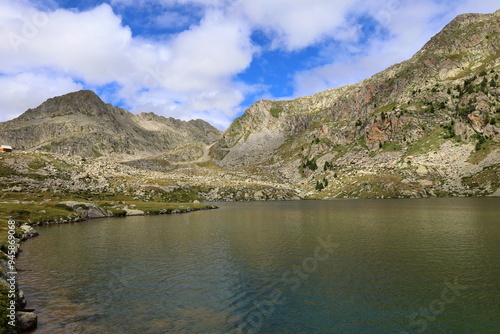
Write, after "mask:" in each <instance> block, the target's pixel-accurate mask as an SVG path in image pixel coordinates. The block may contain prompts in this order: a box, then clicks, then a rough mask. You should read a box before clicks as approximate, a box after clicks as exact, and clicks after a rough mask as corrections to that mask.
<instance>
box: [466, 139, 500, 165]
mask: <svg viewBox="0 0 500 334" xmlns="http://www.w3.org/2000/svg"><path fill="white" fill-rule="evenodd" d="M473 138H475V139H477V142H476V146H475V150H474V151H472V152H471V154H470V156H469V159H468V160H467V162H469V163H471V164H478V163H480V162H481V161H483V160H484V159H485V158H486V157H487V156H488V155H489V154H490V153H491V152H492V151H493V150H495V149H498V148H500V143H497V142H494V141H493V140H491V139H490V138H488V137H485V136H481V135H478V134H475V135H474V136H473Z"/></svg>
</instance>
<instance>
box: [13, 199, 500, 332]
mask: <svg viewBox="0 0 500 334" xmlns="http://www.w3.org/2000/svg"><path fill="white" fill-rule="evenodd" d="M498 204H500V203H499V199H496V198H485V199H468V198H462V199H460V198H459V199H426V200H371V201H370V200H366V201H365V200H357V201H349V200H346V201H307V202H271V203H228V204H222V205H221V209H219V210H216V211H203V212H194V213H190V214H189V215H169V216H149V217H130V218H125V219H108V220H100V221H91V222H86V223H82V224H74V225H65V226H56V227H49V228H41V236H40V237H38V238H36V239H33V240H30V241H29V242H27V243H25V244H24V245H23V248H24V250H25V252H24V253H23V255H22V256H21V257H20V259H19V265H20V267H21V268H23V269H27V271H24V272H23V273H22V275H21V280H20V283H21V285H22V287H23V288H24V290H25V292H26V294H27V296H28V299H29V301H30V306H31V307H35V308H37V311H38V312H39V321H40V326H39V330H37V333H57V332H58V331H60V332H61V333H63V332H64V331H66V332H68V333H108V332H110V331H112V332H117V333H137V332H140V333H237V332H238V328H245V329H246V330H249V329H252V330H256V331H259V332H260V333H291V332H302V333H391V332H393V333H397V332H400V331H402V330H404V331H408V332H415V331H417V330H418V328H419V327H417V326H412V325H411V324H410V321H409V317H410V316H411V315H412V314H413V313H415V312H416V313H417V314H418V312H420V310H421V309H425V308H428V306H429V304H430V303H432V302H433V301H434V300H436V299H437V300H439V299H440V294H441V291H442V290H443V287H444V286H445V285H444V284H445V283H444V282H445V280H453V279H454V278H455V277H460V279H461V280H463V282H464V284H465V285H467V287H468V289H467V290H466V291H464V292H463V296H461V297H460V299H457V301H455V302H454V303H450V304H449V305H448V304H446V312H443V315H442V316H440V317H435V318H436V320H434V321H432V322H431V321H428V320H426V321H427V322H428V328H429V329H428V330H429V332H460V331H461V330H462V329H463V328H467V329H468V330H469V331H468V332H474V331H475V332H481V333H489V330H490V329H492V328H497V327H495V326H498V327H500V320H499V319H498V318H497V317H496V315H497V314H498V311H499V309H498V308H499V306H498V305H500V293H499V287H500V264H499V261H498V258H499V255H500V246H499V241H500V226H499V224H498V221H497V220H498V209H497V208H498ZM187 216H189V218H186V217H187ZM327 237H329V238H331V239H332V242H335V243H336V244H338V248H336V249H335V251H334V252H331V253H329V254H328V255H329V256H328V257H326V258H325V259H324V260H321V261H320V260H318V258H316V257H315V256H321V255H322V254H323V255H325V254H326V253H324V252H323V253H321V254H320V253H315V252H316V251H317V248H318V245H320V244H321V243H320V241H319V240H320V239H321V238H327ZM421 318H422V316H420V315H418V316H417V319H421ZM424 319H425V318H424ZM491 333H494V332H493V331H491Z"/></svg>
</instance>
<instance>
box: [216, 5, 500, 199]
mask: <svg viewBox="0 0 500 334" xmlns="http://www.w3.org/2000/svg"><path fill="white" fill-rule="evenodd" d="M499 56H500V11H497V12H495V13H493V14H485V15H484V14H465V15H460V16H458V17H457V18H456V19H454V20H453V21H452V22H451V23H450V24H448V25H447V26H446V27H445V28H444V29H443V30H442V31H441V32H440V33H438V34H437V35H436V36H434V37H433V38H432V39H431V40H430V41H429V42H428V43H427V44H426V45H425V46H424V47H423V48H422V49H421V50H420V51H419V52H417V53H416V54H415V55H414V56H413V57H412V58H411V59H410V60H407V61H404V62H402V63H399V64H395V65H393V66H391V67H390V68H388V69H386V70H384V71H382V72H380V73H378V74H376V75H374V76H373V77H371V78H369V79H366V80H364V81H362V82H360V83H358V84H355V85H351V86H345V87H340V88H336V89H330V90H327V91H324V92H322V93H319V94H316V95H312V96H308V97H303V98H298V99H295V100H291V101H267V100H264V101H259V102H257V103H255V104H254V105H253V106H252V107H250V108H249V109H248V110H247V111H246V112H245V114H244V115H243V116H241V117H240V118H238V119H236V120H235V121H234V122H233V124H232V125H231V126H230V127H229V128H228V130H227V131H226V132H225V133H224V134H223V135H222V138H221V139H220V140H219V141H217V142H216V143H215V144H214V145H213V146H212V148H211V156H212V157H213V158H214V160H215V161H217V163H218V164H219V165H220V166H223V167H226V168H253V169H255V168H257V167H258V168H261V169H262V170H263V171H265V173H274V174H275V175H276V177H282V178H284V179H285V180H289V181H291V182H296V183H303V182H306V183H308V184H310V185H312V186H314V185H316V186H318V187H317V188H321V185H319V184H318V183H321V184H323V185H324V183H328V182H325V180H328V179H331V178H334V177H335V178H336V176H338V179H336V180H335V182H336V183H337V184H336V189H337V190H338V189H339V188H340V189H341V192H342V191H345V192H346V193H347V194H348V195H347V196H358V195H359V193H357V195H356V194H355V193H352V191H351V190H349V189H347V188H348V187H347V186H348V184H349V182H354V179H350V178H348V177H347V175H348V173H351V172H352V173H359V172H363V173H375V174H378V175H380V174H383V173H388V174H391V175H394V174H397V175H396V176H395V177H394V180H393V182H392V181H391V182H392V184H393V188H398V187H399V188H404V184H402V183H401V181H405V182H418V181H422V182H423V181H425V182H423V183H424V184H427V185H429V184H432V185H433V186H434V187H435V188H436V190H439V191H440V192H442V193H446V192H448V193H449V192H450V191H452V190H453V189H455V188H454V186H455V185H456V189H459V188H460V189H462V190H463V186H464V184H463V182H462V181H463V178H465V177H473V176H474V175H475V174H476V173H480V172H481V171H482V170H483V168H486V167H491V166H493V167H492V168H493V169H494V170H493V174H492V175H491V178H492V181H493V183H494V184H497V183H499V181H498V180H499V179H500V177H499V173H500V171H499V169H498V163H499V161H500V156H499V155H498V148H499V145H498V142H499V141H500V129H499V127H498V123H499V122H500V114H499V113H500V80H499V78H498V77H499V73H500V59H499ZM440 150H441V151H440ZM432 152H437V153H439V154H443V155H444V156H446V157H447V158H449V159H450V161H448V160H447V159H443V160H442V161H440V162H432V164H434V165H435V169H433V168H434V167H433V168H431V170H432V171H433V172H432V173H426V174H425V175H418V173H416V169H417V165H416V164H414V165H413V167H410V166H409V164H408V161H412V159H414V156H417V157H416V159H415V160H414V161H419V159H421V160H422V161H423V162H425V163H424V164H429V161H431V159H430V158H429V157H428V155H429V154H430V153H432ZM490 153H491V154H490ZM457 156H460V158H458V157H457ZM488 156H489V158H488ZM452 160H453V161H452ZM266 166H267V167H268V168H266ZM377 166H378V167H380V168H382V167H383V168H390V170H391V171H390V172H388V171H387V170H383V169H382V170H381V169H380V168H377ZM424 167H425V166H424ZM424 167H423V168H424ZM423 168H422V169H421V171H422V170H423ZM425 168H426V167H425ZM456 170H460V171H461V172H460V173H459V174H457V175H454V174H453V171H456ZM410 171H411V172H412V173H410ZM408 173H410V174H411V175H410V174H408ZM490 174H491V173H490ZM341 175H343V178H342V177H341ZM365 175H371V174H365ZM452 176H453V177H455V179H453V180H451V179H449V178H448V177H452ZM362 179H363V180H364V179H370V180H371V179H374V178H373V177H371V178H369V177H363V178H362ZM370 180H368V181H362V182H368V183H370V182H372V181H370ZM408 180H410V181H408ZM379 181H380V180H376V182H375V181H374V182H375V183H377V182H378V183H384V182H386V181H387V180H382V181H380V182H379ZM464 182H465V181H464ZM451 184H453V185H454V186H453V187H451V186H450V185H451ZM332 186H333V185H332V182H330V188H331V187H332ZM370 187H371V186H370ZM346 189H347V190H346ZM488 189H489V191H492V192H493V191H495V189H496V187H493V188H491V189H490V188H488ZM460 191H461V190H457V192H460ZM423 193H425V191H424V190H423ZM333 195H335V194H333ZM337 195H338V193H337ZM394 195H395V196H399V195H401V193H398V192H395V193H392V195H391V196H394Z"/></svg>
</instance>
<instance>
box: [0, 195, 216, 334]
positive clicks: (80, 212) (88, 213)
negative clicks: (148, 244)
mask: <svg viewBox="0 0 500 334" xmlns="http://www.w3.org/2000/svg"><path fill="white" fill-rule="evenodd" d="M61 204H63V205H67V206H68V207H71V208H72V209H73V210H74V211H75V213H76V215H69V216H68V217H67V218H66V219H63V218H61V219H59V220H53V221H47V222H37V223H33V224H26V223H22V224H20V225H19V227H18V229H17V232H16V236H18V238H16V239H15V241H16V243H15V245H14V248H15V250H14V252H15V257H16V258H17V256H18V255H19V254H20V253H21V252H22V250H21V243H22V242H23V241H26V240H28V239H31V238H34V237H36V236H38V235H39V233H38V231H36V230H35V229H34V228H33V226H42V225H44V226H45V225H55V224H69V223H77V222H83V221H88V220H92V219H99V218H111V217H120V216H140V215H142V216H146V215H161V214H178V213H189V212H194V211H200V210H212V209H217V208H218V207H217V206H215V205H207V206H206V207H203V208H190V207H188V208H184V209H174V210H160V211H158V212H154V213H152V212H143V211H140V210H133V209H131V210H126V212H125V213H124V214H120V215H114V214H113V213H112V212H111V211H109V210H105V209H103V208H101V207H100V206H98V205H96V204H89V203H80V202H75V201H67V202H61ZM19 234H20V235H19ZM0 252H1V259H0V269H1V271H0V286H5V287H7V288H8V289H10V288H11V280H10V277H8V275H7V273H9V271H11V270H9V266H8V261H7V260H6V259H7V255H8V254H7V253H6V252H5V251H4V250H3V249H2V250H1V251H0ZM14 270H16V269H14ZM13 287H14V290H15V310H13V311H12V312H15V327H11V326H10V327H8V328H7V329H6V331H5V334H18V333H23V332H27V331H31V330H34V329H36V328H37V324H38V317H37V315H36V313H35V310H34V309H31V308H27V304H28V303H27V300H26V298H25V296H24V292H23V291H22V290H21V289H19V287H18V281H17V278H16V280H15V282H14V284H13ZM9 312H10V310H9ZM8 314H10V313H8ZM9 320H11V319H10V318H9Z"/></svg>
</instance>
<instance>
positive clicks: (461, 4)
mask: <svg viewBox="0 0 500 334" xmlns="http://www.w3.org/2000/svg"><path fill="white" fill-rule="evenodd" d="M499 8H500V5H499V3H498V0H419V1H412V0H335V1H333V0H142V1H135V0H108V1H102V0H101V1H97V0H44V1H41V0H14V1H13V0H0V121H7V120H10V119H13V118H15V117H17V116H19V115H21V114H22V113H23V112H25V111H26V110H27V109H28V108H35V107H37V106H38V105H40V104H41V103H42V102H43V101H45V100H46V99H48V98H51V97H54V96H59V95H63V94H66V93H69V92H73V91H78V90H81V89H90V90H93V91H94V92H96V93H97V94H98V95H99V96H100V97H101V99H103V100H104V101H105V102H106V103H111V104H113V105H116V106H120V107H122V108H125V109H127V110H130V111H131V112H133V113H141V112H154V113H156V114H158V115H162V116H166V117H175V118H179V119H183V120H189V119H197V118H201V119H204V120H206V121H208V122H209V123H211V124H212V125H214V126H216V127H217V128H219V129H221V130H224V129H226V128H227V127H228V126H229V124H230V123H231V121H232V120H233V119H235V118H236V117H238V116H240V115H241V114H242V113H243V112H244V111H245V109H246V108H248V107H249V106H251V105H252V104H253V103H254V102H256V101H258V100H261V99H273V100H276V99H293V98H297V97H300V96H306V95H312V94H315V93H318V92H321V91H323V90H326V89H329V88H335V87H340V86H344V85H348V84H354V83H357V82H359V81H361V80H363V79H366V78H368V77H371V76H372V75H374V74H375V73H377V72H380V71H381V70H384V69H385V68H387V67H389V66H390V65H392V64H395V63H398V62H401V61H403V60H406V59H409V58H411V57H412V55H413V54H414V53H415V52H417V51H418V50H419V49H420V48H421V47H422V46H423V45H424V44H425V43H426V42H427V41H428V40H429V39H430V38H431V37H432V36H433V35H435V34H436V33H438V32H439V31H440V30H441V29H442V28H443V27H444V26H445V25H446V24H447V23H449V22H450V21H451V20H452V19H453V18H454V17H456V16H457V15H459V14H462V13H470V12H474V13H492V12H494V11H496V10H497V9H499Z"/></svg>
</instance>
